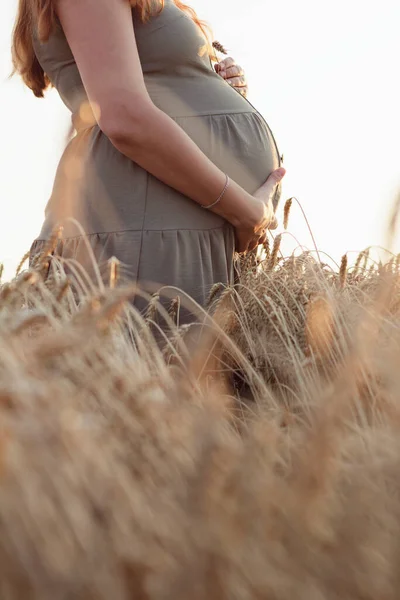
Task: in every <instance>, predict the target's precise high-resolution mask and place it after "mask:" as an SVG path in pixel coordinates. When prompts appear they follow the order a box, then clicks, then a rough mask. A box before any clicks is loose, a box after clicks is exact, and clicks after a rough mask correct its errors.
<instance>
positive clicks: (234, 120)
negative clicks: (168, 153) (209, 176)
mask: <svg viewBox="0 0 400 600" xmlns="http://www.w3.org/2000/svg"><path fill="white" fill-rule="evenodd" d="M176 121H177V123H178V124H179V125H180V126H181V127H182V129H184V130H185V132H186V133H187V134H188V135H189V136H190V137H191V138H192V140H194V141H195V142H196V144H197V145H198V146H199V147H200V149H201V150H202V151H203V152H204V153H205V154H206V156H208V158H210V160H212V161H213V162H214V163H215V164H216V165H217V166H218V167H219V168H220V169H221V170H222V171H224V172H225V173H227V174H228V175H229V176H230V177H231V178H232V179H233V180H234V181H236V182H237V183H238V184H239V185H241V186H242V187H243V188H244V189H245V190H246V191H247V192H249V193H250V194H252V193H254V192H255V191H256V189H257V188H258V187H259V186H260V185H261V184H262V183H264V181H265V180H266V179H267V177H268V176H269V175H270V173H271V172H272V171H273V170H274V169H277V168H278V167H279V166H280V155H279V151H278V148H277V146H276V143H275V140H274V137H273V135H272V133H271V130H270V129H269V127H268V125H267V124H266V123H265V121H264V120H263V119H262V117H261V116H260V115H259V114H258V113H257V112H247V113H243V112H242V113H237V114H225V115H223V114H222V115H221V114H219V115H207V116H206V115H203V116H199V117H190V118H186V117H183V118H177V119H176Z"/></svg>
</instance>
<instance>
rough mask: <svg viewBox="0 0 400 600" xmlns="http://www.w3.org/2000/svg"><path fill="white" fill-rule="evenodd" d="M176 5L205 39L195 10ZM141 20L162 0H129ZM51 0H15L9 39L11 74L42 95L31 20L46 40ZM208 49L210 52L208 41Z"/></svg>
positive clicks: (53, 17) (51, 24)
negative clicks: (17, 75) (14, 13)
mask: <svg viewBox="0 0 400 600" xmlns="http://www.w3.org/2000/svg"><path fill="white" fill-rule="evenodd" d="M173 1H174V3H175V4H176V6H177V7H178V8H180V9H181V10H183V11H185V12H187V13H188V14H189V15H190V17H191V18H192V19H193V21H194V22H195V23H196V24H197V25H198V26H199V27H200V29H201V31H202V32H203V34H204V35H205V37H206V38H207V39H208V42H209V29H208V27H207V25H206V24H205V23H204V22H202V21H200V20H199V19H198V17H197V15H196V13H195V11H194V10H193V9H192V8H190V7H189V6H187V5H186V4H183V3H182V2H180V0H173ZM130 2H131V4H132V6H133V7H135V8H136V9H137V10H138V11H139V14H140V17H141V19H142V20H143V21H146V20H147V19H149V18H150V17H151V16H152V15H154V14H157V13H159V12H161V11H162V10H163V8H164V3H165V0H130ZM54 4H55V0H19V6H18V13H17V18H16V21H15V26H14V32H13V39H12V62H13V74H14V73H19V74H20V75H21V77H22V79H23V81H24V83H25V84H26V85H27V86H28V87H29V88H30V89H31V90H32V91H33V93H34V94H35V96H37V97H38V98H42V97H43V95H44V92H45V90H46V89H47V88H48V87H49V86H50V85H51V84H50V81H49V78H48V77H47V75H46V73H45V72H44V71H43V69H42V67H41V66H40V64H39V61H38V59H37V57H36V55H35V51H34V49H33V38H32V31H33V24H34V23H35V26H37V30H38V35H39V39H40V41H41V42H46V41H47V40H48V39H49V37H50V34H51V33H52V31H53V27H54V24H55V20H56V11H55V8H54ZM209 47H210V52H212V49H211V48H212V47H211V44H210V43H209Z"/></svg>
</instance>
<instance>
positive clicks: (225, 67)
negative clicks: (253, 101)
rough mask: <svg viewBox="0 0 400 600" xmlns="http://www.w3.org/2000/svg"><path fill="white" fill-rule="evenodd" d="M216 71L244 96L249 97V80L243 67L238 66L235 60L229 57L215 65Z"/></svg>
mask: <svg viewBox="0 0 400 600" xmlns="http://www.w3.org/2000/svg"><path fill="white" fill-rule="evenodd" d="M214 68H215V71H216V72H217V73H218V75H220V76H221V77H222V78H223V79H225V81H227V82H228V83H229V85H230V86H232V87H233V88H234V89H235V90H236V91H237V92H239V93H240V94H242V96H244V97H246V96H247V90H248V88H247V80H246V75H245V74H244V71H243V69H242V67H240V66H239V65H237V64H236V62H235V59H233V58H231V57H228V58H225V59H224V60H222V61H221V62H219V63H216V64H215V65H214Z"/></svg>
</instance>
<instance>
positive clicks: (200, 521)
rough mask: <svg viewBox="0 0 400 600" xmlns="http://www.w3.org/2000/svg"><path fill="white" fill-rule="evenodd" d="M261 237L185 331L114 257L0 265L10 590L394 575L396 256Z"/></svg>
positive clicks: (362, 594) (191, 592)
mask: <svg viewBox="0 0 400 600" xmlns="http://www.w3.org/2000/svg"><path fill="white" fill-rule="evenodd" d="M55 242H56V238H55V239H54V240H53V242H52V243H55ZM267 250H268V256H265V260H262V261H261V262H260V261H259V260H257V259H255V257H254V256H249V257H247V258H246V259H245V260H243V261H242V262H241V265H240V269H241V280H240V281H241V282H240V284H239V285H237V286H236V287H235V288H228V289H225V290H222V289H221V286H218V287H216V288H215V289H214V290H213V291H212V294H211V297H210V312H211V314H212V315H213V316H214V319H215V322H216V325H215V328H214V329H213V328H212V327H211V326H207V327H206V328H205V332H206V335H204V339H203V338H202V339H200V342H199V343H198V346H197V348H196V351H190V352H187V353H185V339H186V337H185V336H186V335H187V333H188V329H190V328H187V327H186V328H182V329H179V328H178V327H177V326H176V325H175V323H176V322H177V321H179V310H180V300H179V299H176V298H175V299H174V300H173V302H172V304H171V307H170V310H169V315H168V313H167V312H166V311H165V314H164V317H165V319H166V320H167V322H168V324H169V325H168V327H167V328H166V330H167V331H168V332H169V333H168V338H169V341H168V344H167V345H166V347H165V348H164V350H163V351H161V350H160V349H159V347H158V346H157V344H156V343H155V342H154V340H153V339H152V337H151V333H150V329H149V326H148V323H150V322H152V320H153V318H154V312H155V311H157V297H156V296H155V297H153V299H152V301H151V303H150V307H149V309H148V311H147V312H146V314H145V315H143V317H140V316H139V315H138V314H137V313H136V312H135V311H134V310H133V309H132V308H131V307H130V305H129V302H128V301H129V299H130V298H131V297H132V295H133V293H134V292H135V290H134V288H132V287H125V288H124V287H119V286H118V281H117V279H118V263H116V262H112V264H111V265H110V280H109V283H110V285H109V289H107V290H99V291H98V292H97V293H93V292H90V293H88V294H87V295H86V296H82V297H81V298H80V299H79V300H78V301H77V294H76V293H75V294H74V289H75V283H74V280H73V279H71V281H66V278H65V277H64V276H63V275H62V270H61V269H60V268H58V267H57V268H54V269H53V267H51V269H50V273H51V276H50V278H49V279H48V280H47V281H46V283H44V281H43V273H44V272H47V268H48V260H49V256H48V255H46V256H43V257H41V259H39V260H38V261H37V262H36V266H35V268H34V269H33V270H30V271H29V270H28V271H25V272H22V273H21V274H20V275H19V276H18V278H17V279H16V280H15V281H13V282H11V283H10V284H5V285H3V287H2V288H1V290H0V386H1V387H0V415H1V417H0V478H1V479H0V598H1V599H2V600H20V599H24V600H30V599H35V600H36V599H37V600H39V599H40V600H47V599H49V600H50V599H51V600H58V599H60V600H61V599H63V600H64V599H67V598H74V599H91V600H92V599H96V600H97V599H107V600H109V599H112V600H120V599H121V600H122V599H128V598H129V599H130V598H135V599H138V600H141V599H151V600H153V599H157V600H159V599H160V600H161V599H174V600H175V599H181V598H182V599H183V598H184V599H187V598H190V599H193V600H197V599H199V600H200V599H201V600H203V599H207V600H213V599H215V600H224V599H226V600H228V599H229V600H236V599H238V600H239V599H240V600H256V599H257V600H259V599H264V598H265V599H266V600H270V599H279V600H281V599H282V600H286V599H287V600H293V599H296V600H297V599H298V600H322V599H323V600H325V599H327V600H329V599H339V598H340V599H344V598H348V599H360V600H361V599H362V600H368V599H371V600H376V599H377V598H379V599H382V600H391V599H393V600H395V599H396V600H397V599H398V598H399V597H400V576H399V575H398V573H399V570H398V564H399V561H400V542H399V540H400V477H399V473H400V436H399V433H400V369H399V366H398V365H399V363H400V349H399V343H400V330H399V312H400V277H399V260H398V258H397V257H394V259H393V260H391V261H390V262H389V263H388V264H387V265H385V266H382V265H377V266H374V265H373V263H371V261H370V260H369V259H368V256H367V255H366V254H365V253H363V254H362V255H360V257H359V259H358V260H357V261H356V262H355V265H354V267H353V268H349V266H348V264H347V259H343V261H342V265H341V269H340V270H339V269H338V270H337V271H333V270H332V269H331V268H330V267H328V266H327V265H322V264H320V263H319V262H317V261H316V260H315V259H314V258H312V256H311V254H310V253H303V254H301V255H300V256H297V257H295V256H291V257H287V258H282V257H280V254H279V239H278V241H276V242H275V244H274V247H273V248H271V249H269V248H267ZM52 262H54V261H52ZM78 275H79V274H78ZM79 276H80V275H79ZM79 288H80V289H81V288H82V285H79Z"/></svg>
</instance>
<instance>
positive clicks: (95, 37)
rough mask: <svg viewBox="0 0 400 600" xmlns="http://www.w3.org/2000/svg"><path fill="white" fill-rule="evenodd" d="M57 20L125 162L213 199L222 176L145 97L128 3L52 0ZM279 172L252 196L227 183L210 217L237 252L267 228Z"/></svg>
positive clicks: (196, 197) (194, 195) (203, 199)
mask: <svg viewBox="0 0 400 600" xmlns="http://www.w3.org/2000/svg"><path fill="white" fill-rule="evenodd" d="M57 13H58V17H59V19H60V21H61V24H62V27H63V30H64V32H65V35H66V37H67V40H68V43H69V45H70V47H71V50H72V52H73V55H74V58H75V61H76V63H77V66H78V69H79V72H80V75H81V78H82V81H83V84H84V86H85V90H86V93H87V95H88V98H89V100H90V102H91V103H92V105H93V106H94V107H95V111H94V112H95V114H96V118H97V122H98V125H99V127H100V129H101V130H102V131H103V132H104V134H105V135H106V136H107V137H108V138H109V139H110V141H111V143H112V144H113V145H114V146H115V147H116V148H117V149H118V150H119V151H120V152H121V153H122V154H124V155H125V156H127V157H128V158H130V159H131V160H132V161H134V162H136V163H137V164H138V165H140V166H141V167H142V168H143V169H145V170H146V171H148V172H149V173H151V174H152V175H154V176H155V177H157V178H158V179H159V180H160V181H162V182H164V183H165V184H167V185H169V186H170V187H172V188H174V189H176V190H178V191H179V192H181V193H182V194H184V195H185V196H187V197H189V198H191V199H192V200H193V201H194V202H197V203H198V204H201V205H203V206H204V205H209V204H212V202H213V201H214V200H215V199H216V198H218V197H219V195H220V194H221V191H222V190H223V188H224V186H225V181H226V176H225V173H223V172H222V171H221V170H220V169H219V168H218V167H217V166H216V165H215V164H214V163H212V162H211V161H210V160H209V159H208V158H207V156H206V155H205V154H203V152H202V151H201V150H200V149H199V148H198V146H197V145H196V144H195V143H194V142H193V141H192V140H191V138H190V137H189V136H188V135H187V134H186V133H185V132H184V131H183V130H182V129H181V127H179V125H177V123H175V121H173V119H171V118H170V117H169V116H168V115H166V114H165V113H164V112H162V111H161V110H159V109H158V108H157V107H156V106H155V105H154V104H153V102H152V101H151V98H150V97H149V95H148V92H147V89H146V86H145V82H144V77H143V72H142V68H141V64H140V59H139V54H138V50H137V45H136V40H135V32H134V28H133V24H132V13H131V5H130V3H129V0H58V2H57ZM284 174H285V169H283V168H280V169H277V170H276V171H274V172H273V173H272V174H271V175H270V177H269V178H268V180H267V181H266V183H265V184H264V185H263V186H261V188H260V189H259V190H258V191H257V193H256V194H254V196H252V195H251V194H248V193H247V192H246V191H245V190H244V189H243V188H242V187H240V186H239V185H238V184H237V183H235V182H234V181H232V182H231V184H230V186H229V187H228V189H227V191H226V193H225V195H224V197H223V198H222V200H221V201H220V202H219V203H218V204H216V205H215V207H213V208H212V209H211V210H212V211H213V212H214V213H215V214H218V215H220V216H222V217H223V218H225V219H226V220H227V221H228V222H229V223H231V224H232V225H233V226H234V227H235V230H236V242H237V247H236V249H237V251H238V252H246V251H249V250H252V249H253V248H255V247H256V246H257V244H258V242H259V240H260V239H262V237H263V236H264V234H265V230H266V228H268V227H270V226H271V225H273V224H274V212H273V207H272V201H271V200H272V197H273V193H274V190H275V187H276V185H277V184H278V183H279V181H280V180H281V179H282V177H283V176H284Z"/></svg>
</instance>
